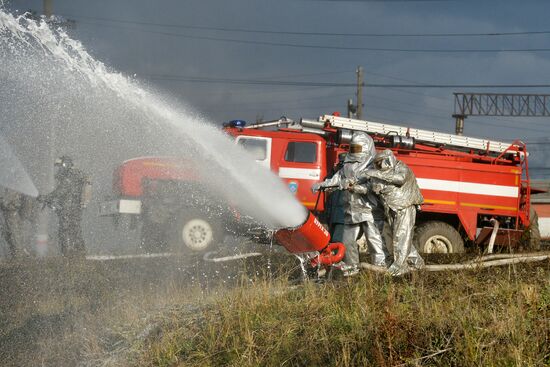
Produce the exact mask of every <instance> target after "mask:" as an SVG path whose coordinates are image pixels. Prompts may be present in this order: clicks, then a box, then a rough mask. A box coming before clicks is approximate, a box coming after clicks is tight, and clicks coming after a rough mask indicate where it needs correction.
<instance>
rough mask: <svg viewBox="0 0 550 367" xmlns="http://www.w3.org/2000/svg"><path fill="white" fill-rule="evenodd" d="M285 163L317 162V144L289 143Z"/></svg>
mask: <svg viewBox="0 0 550 367" xmlns="http://www.w3.org/2000/svg"><path fill="white" fill-rule="evenodd" d="M285 161H287V162H296V163H315V162H317V144H316V143H311V142H298V141H293V142H290V143H288V146H287V148H286V152H285Z"/></svg>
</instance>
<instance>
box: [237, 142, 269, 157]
mask: <svg viewBox="0 0 550 367" xmlns="http://www.w3.org/2000/svg"><path fill="white" fill-rule="evenodd" d="M237 144H239V145H240V146H242V147H243V148H244V149H246V150H247V151H249V152H250V153H251V154H252V156H253V157H254V159H255V160H257V161H264V160H265V159H266V158H267V154H266V152H267V141H266V140H264V139H246V138H245V139H243V138H241V139H239V140H238V141H237Z"/></svg>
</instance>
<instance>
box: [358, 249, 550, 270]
mask: <svg viewBox="0 0 550 367" xmlns="http://www.w3.org/2000/svg"><path fill="white" fill-rule="evenodd" d="M546 259H550V253H548V252H540V253H530V254H494V255H485V256H481V257H478V258H476V259H473V260H470V261H467V262H464V263H459V264H437V265H425V266H424V267H423V268H422V270H424V271H447V270H474V269H481V268H489V267H492V266H502V265H510V264H518V263H528V262H537V261H543V260H546ZM361 268H362V269H365V270H372V271H376V272H379V273H385V272H387V269H386V268H385V267H382V266H375V265H372V264H368V263H361Z"/></svg>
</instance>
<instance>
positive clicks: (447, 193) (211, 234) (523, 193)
mask: <svg viewBox="0 0 550 367" xmlns="http://www.w3.org/2000/svg"><path fill="white" fill-rule="evenodd" d="M224 130H225V131H226V132H227V133H228V134H229V135H230V136H232V137H233V138H234V139H235V141H236V143H237V144H238V145H240V146H242V147H243V148H245V149H247V150H249V151H251V152H252V153H253V154H254V155H255V157H256V161H257V162H258V164H261V165H265V166H266V167H269V168H270V169H271V170H272V171H273V172H274V173H276V174H277V175H278V176H279V177H280V178H281V180H283V181H284V182H285V183H286V184H287V185H288V188H289V190H290V191H291V192H293V193H294V194H295V195H296V198H297V199H298V200H299V201H300V202H301V203H302V204H303V205H304V206H305V207H307V208H308V209H310V210H313V209H314V208H315V207H316V209H317V211H319V212H323V211H324V210H325V205H326V203H325V199H326V198H325V197H324V195H323V194H321V197H320V198H319V199H320V200H317V199H318V198H317V194H313V193H312V192H311V185H312V184H313V183H315V182H319V181H322V180H324V178H325V177H326V176H327V175H328V174H329V173H330V172H331V171H332V170H333V168H334V166H335V165H336V164H337V157H338V154H339V153H341V152H345V151H347V148H348V145H347V144H348V143H349V140H350V138H351V135H352V133H353V131H365V132H367V133H369V134H370V135H371V136H372V137H373V139H374V141H375V145H376V147H377V149H387V148H389V149H392V150H393V151H394V153H395V155H396V156H397V158H398V159H400V160H402V161H404V162H405V163H407V165H409V166H410V167H411V169H412V170H413V171H414V173H415V175H416V177H417V180H418V184H419V186H420V188H421V190H422V194H423V195H424V199H425V200H424V204H423V205H422V210H421V211H420V212H419V213H418V217H417V222H416V223H417V225H416V230H415V244H416V246H417V248H418V249H419V251H420V252H423V253H460V252H463V251H464V247H465V244H470V245H478V246H480V245H485V244H487V243H488V242H489V239H490V238H491V237H492V238H493V240H492V242H493V243H494V245H503V246H512V245H515V244H517V243H518V242H520V241H523V242H524V243H530V245H532V246H535V247H536V246H537V244H538V243H539V242H540V238H537V236H531V237H530V238H529V233H530V231H528V229H529V228H530V227H533V226H532V225H531V224H532V223H531V222H534V223H533V225H536V220H535V221H532V220H531V216H532V214H531V216H530V212H531V211H530V195H531V188H530V181H529V172H528V154H527V150H526V147H525V144H523V143H522V142H520V141H516V142H513V143H504V142H498V141H491V140H486V139H479V138H472V137H465V136H459V135H453V134H446V133H439V132H435V131H428V130H419V129H413V128H410V127H405V126H397V125H389V124H384V123H379V122H371V121H364V120H354V119H349V118H343V117H338V116H333V115H324V116H321V117H319V119H317V120H307V119H301V120H300V121H299V122H294V121H292V120H289V119H286V118H281V119H279V120H275V121H270V122H266V123H261V124H255V125H250V126H242V125H239V124H231V123H230V124H227V126H225V127H224ZM196 180H197V178H196V177H195V176H194V175H193V169H192V167H190V166H189V164H188V163H186V162H182V161H180V160H177V159H174V158H163V157H145V158H136V159H132V160H129V161H126V162H124V163H122V165H121V166H120V167H119V168H118V170H117V171H116V172H115V181H114V190H115V194H116V195H117V197H116V199H115V200H110V201H107V202H105V203H103V205H102V206H101V214H102V215H114V216H117V217H118V216H120V215H121V214H122V215H126V216H132V217H134V220H136V221H140V222H142V231H141V232H142V242H143V244H144V245H145V246H146V247H147V249H148V250H151V251H155V248H154V246H156V245H157V244H159V243H166V244H168V245H169V246H175V247H178V248H188V249H192V250H201V251H202V250H206V249H207V248H210V246H212V245H214V244H215V243H218V242H220V240H221V237H222V236H223V234H224V232H225V230H226V229H227V228H235V223H236V222H238V221H236V219H235V215H234V214H235V213H234V212H233V211H232V210H231V209H222V208H216V210H213V209H212V208H210V205H211V204H208V203H211V202H216V201H212V200H203V199H197V200H196V202H195V203H194V204H193V205H191V206H190V205H189V201H190V200H189V199H188V198H189V196H190V193H193V194H192V195H191V196H193V197H196V198H200V197H201V195H198V194H195V193H196V192H197V191H196V190H198V189H197V187H198V185H195V184H194V182H196ZM181 198H185V200H182V199H181ZM182 203H185V205H183V204H182ZM220 210H226V212H227V215H224V216H222V217H223V218H224V219H223V222H222V219H220V215H219V214H217V215H211V214H209V213H219V211H220ZM161 237H164V238H161ZM529 241H530V242H529Z"/></svg>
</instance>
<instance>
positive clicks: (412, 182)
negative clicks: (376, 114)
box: [358, 149, 424, 276]
mask: <svg viewBox="0 0 550 367" xmlns="http://www.w3.org/2000/svg"><path fill="white" fill-rule="evenodd" d="M374 166H375V169H369V170H367V171H365V172H364V173H363V174H361V175H360V176H359V177H358V178H359V182H360V183H361V182H364V181H365V180H366V179H368V180H370V183H371V186H372V190H373V191H374V192H375V193H377V194H379V195H380V197H381V199H382V202H383V203H384V207H385V209H386V212H387V220H388V223H389V224H390V228H391V237H392V243H393V246H392V247H393V257H394V261H393V263H392V264H391V266H390V267H389V268H388V272H389V273H390V274H391V275H394V276H399V275H403V274H405V273H407V272H408V271H409V270H410V268H409V265H410V266H412V267H413V268H416V269H418V268H421V267H423V266H424V260H423V259H422V258H421V257H420V255H419V254H418V251H417V250H416V248H415V247H414V245H413V243H412V238H413V229H414V223H415V219H416V206H417V205H420V204H422V202H423V201H424V198H423V197H422V194H421V193H420V188H419V187H418V183H417V182H416V177H415V176H414V173H413V172H412V170H411V169H410V168H409V167H408V166H407V165H406V164H405V163H403V162H401V161H399V160H397V158H395V155H394V154H393V152H392V151H391V150H389V149H386V150H384V151H382V152H380V153H378V154H377V155H376V157H375V158H374Z"/></svg>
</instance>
